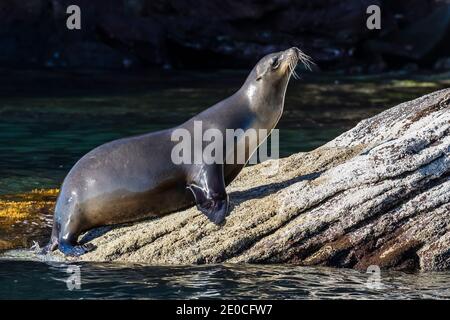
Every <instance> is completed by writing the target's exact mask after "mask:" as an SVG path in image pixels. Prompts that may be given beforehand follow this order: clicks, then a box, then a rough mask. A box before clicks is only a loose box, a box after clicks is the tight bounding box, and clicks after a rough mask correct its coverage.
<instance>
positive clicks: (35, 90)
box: [0, 70, 450, 299]
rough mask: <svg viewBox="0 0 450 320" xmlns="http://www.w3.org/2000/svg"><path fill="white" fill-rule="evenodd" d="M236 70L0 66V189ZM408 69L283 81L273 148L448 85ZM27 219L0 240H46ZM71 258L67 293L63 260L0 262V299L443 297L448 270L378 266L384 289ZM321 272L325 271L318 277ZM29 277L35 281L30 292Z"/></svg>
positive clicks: (310, 272) (230, 79)
mask: <svg viewBox="0 0 450 320" xmlns="http://www.w3.org/2000/svg"><path fill="white" fill-rule="evenodd" d="M245 77H246V74H245V72H239V71H233V72H231V71H220V70H219V71H215V72H209V73H198V72H195V73H193V72H183V73H174V72H172V73H154V74H146V75H143V74H110V73H96V72H62V71H55V72H49V71H42V70H41V71H15V72H11V71H6V70H0V155H1V156H0V159H1V161H0V195H2V194H3V195H4V194H12V193H18V192H27V191H30V190H32V189H36V188H58V187H59V186H60V184H61V182H62V180H63V178H64V176H65V175H66V174H67V172H68V171H69V170H70V168H71V166H72V165H73V164H74V163H75V162H76V161H77V160H78V159H79V158H80V157H81V156H82V155H83V154H85V153H86V152H88V151H89V150H91V149H92V148H94V147H96V146H98V145H100V144H102V143H104V142H107V141H110V140H113V139H117V138H121V137H127V136H131V135H135V134H140V133H145V132H151V131H155V130H160V129H164V128H169V127H172V126H175V125H178V124H180V123H182V122H183V121H185V120H187V119H189V118H190V117H192V116H193V115H195V114H196V113H198V112H200V111H202V110H204V109H205V108H207V107H209V106H211V105H212V104H214V103H215V102H217V101H220V100H222V99H223V98H225V97H227V96H229V95H230V94H231V93H233V91H235V90H236V89H238V88H239V86H240V85H241V83H242V82H243V81H244V79H245ZM411 79H412V78H411V77H409V76H408V75H402V74H390V75H383V76H374V77H342V76H339V75H324V74H321V75H305V76H304V77H303V79H302V80H300V81H293V82H291V83H290V85H289V88H288V91H287V96H286V102H285V111H284V114H283V117H282V119H281V121H280V123H279V126H278V128H279V129H280V154H281V156H287V155H290V154H292V153H295V152H300V151H309V150H312V149H314V148H316V147H318V146H320V145H322V144H324V143H326V142H328V141H330V140H332V139H333V138H334V137H336V136H338V135H339V134H340V133H342V132H344V131H346V130H348V129H350V128H351V127H353V126H354V125H355V124H357V123H358V122H359V121H360V120H362V119H364V118H367V117H370V116H372V115H374V114H377V113H379V112H381V111H383V110H385V109H387V108H390V107H392V106H394V105H396V104H398V103H400V102H403V101H406V100H410V99H413V98H416V97H419V96H421V95H423V94H426V93H429V92H432V91H435V90H438V89H441V88H445V87H448V86H449V84H450V81H449V80H448V79H449V77H448V74H443V75H421V76H415V77H414V78H413V80H411ZM39 221H41V222H39ZM0 223H1V221H0ZM35 223H36V225H34V224H33V225H31V224H29V223H28V221H24V222H20V221H18V222H17V223H16V224H15V225H14V226H7V227H3V228H0V240H2V239H3V240H11V239H17V238H21V237H23V238H24V236H23V235H24V233H26V234H27V237H26V240H24V244H23V246H26V247H27V246H29V245H30V241H31V240H42V239H43V238H48V234H49V232H50V223H51V222H50V220H49V219H42V220H39V219H38V220H36V222H35ZM24 239H25V238H24ZM81 266H82V268H83V270H86V271H85V273H84V277H85V279H87V280H86V285H85V286H84V289H83V290H81V291H76V292H71V291H67V290H66V289H65V284H64V277H63V276H62V275H61V274H62V273H64V272H65V271H64V270H65V269H64V268H66V266H65V265H64V264H58V263H55V262H53V263H50V264H48V263H43V262H36V261H33V262H31V261H21V260H20V259H19V260H18V259H7V260H5V261H0V275H1V277H0V298H14V297H19V298H36V297H41V298H62V297H64V298H89V297H90V298H93V297H109V298H196V297H197V298H198V297H218V296H221V297H227V296H229V297H238V298H239V297H241V298H279V299H283V298H321V297H323V298H332V297H337V298H377V297H379V298H389V297H390V298H399V297H403V298H420V297H433V298H446V297H448V285H446V284H445V283H447V284H448V276H449V275H448V273H443V274H438V275H423V276H421V278H420V279H421V282H420V283H417V282H416V281H415V280H414V279H415V278H412V277H409V276H406V275H402V274H398V273H395V274H391V273H389V274H388V275H389V277H391V280H389V281H388V283H387V285H386V286H385V287H384V289H383V290H381V291H373V290H369V289H367V287H365V285H364V283H365V281H366V278H367V276H366V275H365V274H361V273H357V272H356V271H351V270H340V271H337V270H328V269H327V270H324V269H316V268H308V269H305V268H301V267H295V268H294V269H293V268H291V267H286V266H258V267H249V266H247V267H242V266H226V267H225V266H205V267H201V268H197V267H192V268H180V267H157V266H153V267H149V266H147V267H146V266H139V267H137V266H135V267H132V266H127V267H125V266H118V265H108V264H82V265H81ZM199 274H200V275H199ZM24 275H25V276H24ZM227 277H228V278H227ZM229 277H231V278H229ZM324 277H325V278H326V279H328V278H329V279H330V280H329V281H328V282H326V281H325V282H324ZM392 277H393V278H392ZM100 278H101V279H105V280H104V281H99V279H100ZM121 279H127V283H124V282H123V281H122V280H121ZM226 279H229V280H226ZM392 279H393V280H392ZM249 284H252V285H249ZM40 286H43V287H45V288H46V289H45V290H36V288H37V287H40ZM261 288H264V290H262V289H261ZM405 288H407V289H405ZM261 290H262V291H261Z"/></svg>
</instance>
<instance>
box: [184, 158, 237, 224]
mask: <svg viewBox="0 0 450 320" xmlns="http://www.w3.org/2000/svg"><path fill="white" fill-rule="evenodd" d="M187 188H188V189H189V190H191V192H192V194H193V195H194V198H195V202H196V204H197V208H198V209H199V210H200V211H201V212H202V213H203V214H205V215H206V216H207V217H208V219H209V220H210V221H212V222H214V223H215V224H221V223H222V222H223V221H224V220H225V217H226V216H227V213H228V195H227V192H226V190H225V182H224V178H223V165H219V164H211V165H204V166H202V167H201V169H200V172H199V173H198V175H196V177H194V178H193V180H192V181H191V182H190V183H189V184H188V186H187Z"/></svg>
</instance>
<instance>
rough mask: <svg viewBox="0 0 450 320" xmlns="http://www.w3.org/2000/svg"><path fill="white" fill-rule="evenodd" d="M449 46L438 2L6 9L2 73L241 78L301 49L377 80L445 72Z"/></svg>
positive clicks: (42, 2)
mask: <svg viewBox="0 0 450 320" xmlns="http://www.w3.org/2000/svg"><path fill="white" fill-rule="evenodd" d="M72 4H76V5H78V6H80V8H81V21H82V22H81V25H82V29H81V30H68V29H67V28H66V19H67V17H68V15H67V14H66V8H67V7H68V6H69V5H72ZM372 4H377V5H379V6H380V7H381V13H382V21H381V27H382V28H381V30H368V29H367V27H366V19H367V17H368V14H367V13H366V9H367V7H368V6H369V5H372ZM449 40H450V4H449V2H448V1H442V0H411V1H401V0H395V1H388V0H384V1H383V0H358V1H357V0H352V1H338V0H302V1H294V0H273V1H266V2H262V1H257V0H247V1H237V0H201V1H197V2H196V4H195V5H194V4H192V3H191V2H190V1H188V0H153V1H151V0H111V1H89V0H21V1H14V0H3V1H2V2H1V3H0V48H1V50H0V66H3V67H11V66H14V67H41V66H47V67H82V68H143V67H164V68H171V67H174V68H221V67H227V68H230V67H231V68H239V67H248V66H251V65H252V64H254V63H255V61H256V60H257V59H258V58H260V57H261V56H263V55H265V54H267V53H268V52H272V51H276V50H283V49H285V48H287V47H290V46H294V45H295V46H298V47H300V48H301V49H303V50H304V51H305V52H306V53H308V54H309V55H311V56H312V57H313V59H314V60H315V61H316V63H317V64H318V66H319V68H321V69H324V70H336V69H339V70H341V69H343V70H346V71H348V72H370V73H376V72H382V71H386V70H387V69H393V68H394V69H400V68H404V66H405V65H412V64H414V65H417V66H418V67H419V68H432V67H433V66H437V67H439V66H440V65H443V64H441V63H436V61H438V60H439V59H443V58H445V57H448V56H450V41H449ZM444 65H445V64H444ZM355 70H356V71H355Z"/></svg>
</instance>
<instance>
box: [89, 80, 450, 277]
mask: <svg viewBox="0 0 450 320" xmlns="http://www.w3.org/2000/svg"><path fill="white" fill-rule="evenodd" d="M449 151H450V89H445V90H442V91H438V92H435V93H432V94H429V95H426V96H423V97H421V98H419V99H416V100H413V101H409V102H405V103H403V104H400V105H398V106H396V107H394V108H392V109H389V110H387V111H385V112H383V113H381V114H379V115H377V116H375V117H372V118H370V119H367V120H364V121H362V122H360V123H359V124H358V125H357V126H356V127H355V128H353V129H352V130H350V131H348V132H346V133H344V134H342V135H341V136H339V137H337V138H336V139H334V140H333V141H331V142H329V143H327V144H326V145H324V146H322V147H320V148H318V149H316V150H314V151H311V152H308V153H298V154H295V155H292V156H290V157H288V158H285V159H281V160H280V161H279V170H278V172H277V173H276V174H273V172H274V169H275V168H276V163H275V162H273V161H272V162H270V161H269V162H265V163H263V164H260V165H256V166H252V167H248V168H246V169H245V170H243V171H242V172H241V174H240V175H239V177H238V178H237V179H236V180H235V181H234V182H233V183H232V184H231V185H230V187H229V188H228V192H229V194H230V200H231V209H232V212H231V214H230V216H229V217H228V218H227V221H226V224H225V225H224V226H221V227H218V226H215V225H214V224H212V223H210V222H208V220H207V219H206V217H205V216H203V215H202V214H201V213H200V212H199V211H198V210H196V209H195V208H191V209H189V210H185V211H182V212H177V213H174V214H171V215H168V216H165V217H162V218H158V219H153V220H148V221H144V222H141V223H137V224H133V225H127V226H121V227H115V228H102V229H98V230H95V231H93V232H90V233H89V234H87V235H85V238H84V240H85V241H90V242H92V243H94V244H95V245H96V246H97V249H96V250H94V251H93V252H90V253H88V254H86V255H84V256H82V257H81V259H83V260H87V261H121V262H135V263H151V264H204V263H220V262H228V263H233V262H234V263H240V262H247V263H296V264H300V265H325V266H334V267H349V268H356V269H362V270H363V269H366V268H367V267H368V266H369V265H378V266H380V267H381V268H382V269H383V268H384V269H396V270H422V271H429V270H449V269H450V154H449Z"/></svg>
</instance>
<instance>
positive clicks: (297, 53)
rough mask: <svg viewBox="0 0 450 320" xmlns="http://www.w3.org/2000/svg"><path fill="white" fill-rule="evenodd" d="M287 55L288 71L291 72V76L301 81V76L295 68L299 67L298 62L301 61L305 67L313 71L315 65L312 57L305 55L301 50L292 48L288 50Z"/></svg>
mask: <svg viewBox="0 0 450 320" xmlns="http://www.w3.org/2000/svg"><path fill="white" fill-rule="evenodd" d="M286 51H287V52H286V54H287V68H286V69H287V70H289V72H290V74H291V75H292V76H293V77H294V79H299V78H300V76H299V75H298V73H297V72H296V71H295V68H296V67H297V65H298V62H299V61H300V62H301V63H302V64H303V66H304V67H305V68H306V69H308V70H310V71H311V65H312V64H314V62H312V60H311V57H310V56H308V55H307V54H305V53H303V51H301V50H300V49H299V48H297V47H292V48H290V49H288V50H286Z"/></svg>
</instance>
